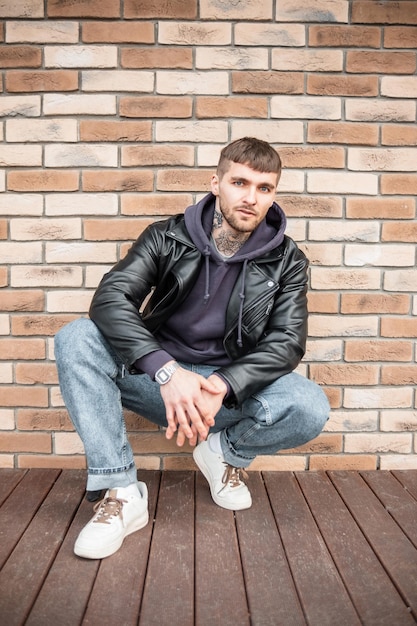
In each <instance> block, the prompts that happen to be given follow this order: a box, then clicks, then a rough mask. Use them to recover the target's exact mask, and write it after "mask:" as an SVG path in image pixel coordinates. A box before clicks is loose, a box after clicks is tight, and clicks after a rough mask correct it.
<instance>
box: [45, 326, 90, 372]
mask: <svg viewBox="0 0 417 626" xmlns="http://www.w3.org/2000/svg"><path fill="white" fill-rule="evenodd" d="M92 326H94V324H93V322H92V321H91V320H89V319H86V318H80V319H77V320H74V321H73V322H70V323H69V324H66V326H63V327H62V328H61V330H59V331H58V332H57V334H56V335H55V339H54V351H55V358H56V360H57V362H59V361H60V360H61V359H62V357H63V356H65V358H66V359H67V358H68V357H69V355H71V354H74V353H75V352H76V351H77V350H78V347H80V346H83V345H86V341H85V340H86V335H88V334H90V333H91V332H92Z"/></svg>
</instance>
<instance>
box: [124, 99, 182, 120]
mask: <svg viewBox="0 0 417 626" xmlns="http://www.w3.org/2000/svg"><path fill="white" fill-rule="evenodd" d="M120 115H121V116H122V117H145V118H150V117H162V118H168V119H169V118H171V117H172V118H178V117H179V118H185V117H191V115H192V99H191V98H189V97H188V96H184V97H181V96H179V97H177V98H176V97H174V96H173V97H170V96H141V97H140V98H135V97H132V96H127V97H124V98H120Z"/></svg>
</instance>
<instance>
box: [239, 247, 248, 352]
mask: <svg viewBox="0 0 417 626" xmlns="http://www.w3.org/2000/svg"><path fill="white" fill-rule="evenodd" d="M247 265H248V259H244V261H243V267H242V278H241V282H240V291H239V298H240V303H239V318H238V322H237V345H238V346H239V348H241V347H242V346H243V341H242V318H243V304H244V302H245V282H246V268H247Z"/></svg>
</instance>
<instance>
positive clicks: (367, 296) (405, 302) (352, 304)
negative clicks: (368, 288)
mask: <svg viewBox="0 0 417 626" xmlns="http://www.w3.org/2000/svg"><path fill="white" fill-rule="evenodd" d="M340 310H341V312H342V313H348V314H351V313H358V314H360V315H363V314H366V313H399V314H400V313H403V314H406V313H408V311H409V310H410V296H408V295H405V294H387V293H384V294H379V293H377V294H371V293H364V294H357V293H344V294H342V305H341V309H340Z"/></svg>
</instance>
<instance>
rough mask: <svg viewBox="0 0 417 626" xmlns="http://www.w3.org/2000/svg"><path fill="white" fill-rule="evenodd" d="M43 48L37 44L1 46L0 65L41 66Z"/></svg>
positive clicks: (2, 66) (4, 66)
mask: <svg viewBox="0 0 417 626" xmlns="http://www.w3.org/2000/svg"><path fill="white" fill-rule="evenodd" d="M41 64H42V50H41V48H39V47H37V46H14V45H5V46H0V67H1V68H3V69H4V68H6V67H40V66H41Z"/></svg>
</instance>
